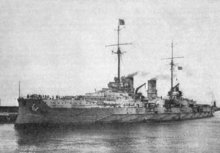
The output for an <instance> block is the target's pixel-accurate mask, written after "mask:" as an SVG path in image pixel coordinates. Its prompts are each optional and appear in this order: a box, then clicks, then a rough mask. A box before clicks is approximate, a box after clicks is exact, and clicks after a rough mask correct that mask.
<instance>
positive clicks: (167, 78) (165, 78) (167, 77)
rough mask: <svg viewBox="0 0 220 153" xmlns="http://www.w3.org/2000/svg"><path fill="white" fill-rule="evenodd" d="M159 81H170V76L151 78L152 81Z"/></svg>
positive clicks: (161, 75) (163, 75)
mask: <svg viewBox="0 0 220 153" xmlns="http://www.w3.org/2000/svg"><path fill="white" fill-rule="evenodd" d="M158 79H161V80H169V79H170V76H169V75H165V74H160V75H157V76H156V77H153V78H151V80H158Z"/></svg>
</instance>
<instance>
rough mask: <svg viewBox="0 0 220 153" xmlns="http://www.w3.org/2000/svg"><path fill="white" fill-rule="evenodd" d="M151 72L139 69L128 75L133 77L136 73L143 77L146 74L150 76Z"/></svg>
mask: <svg viewBox="0 0 220 153" xmlns="http://www.w3.org/2000/svg"><path fill="white" fill-rule="evenodd" d="M149 74H150V72H144V71H137V72H134V73H131V74H128V75H127V77H133V76H136V75H139V76H142V77H146V76H148V75H149Z"/></svg>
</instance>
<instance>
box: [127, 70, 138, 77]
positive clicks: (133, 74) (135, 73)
mask: <svg viewBox="0 0 220 153" xmlns="http://www.w3.org/2000/svg"><path fill="white" fill-rule="evenodd" d="M138 73H139V72H138V71H137V72H134V73H131V74H128V75H127V77H133V76H135V75H137V74H138Z"/></svg>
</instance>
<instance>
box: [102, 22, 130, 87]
mask: <svg viewBox="0 0 220 153" xmlns="http://www.w3.org/2000/svg"><path fill="white" fill-rule="evenodd" d="M121 25H125V22H124V20H122V19H119V22H118V29H117V32H118V42H117V44H113V45H108V46H117V52H114V51H112V53H114V54H117V55H118V79H117V80H118V88H120V84H121V76H120V71H121V70H120V67H121V63H120V62H121V54H123V53H124V52H121V49H120V45H131V43H121V44H120V39H119V38H120V37H119V36H120V31H121V30H122V29H123V28H124V27H123V28H121V29H120V26H121ZM108 46H106V47H108Z"/></svg>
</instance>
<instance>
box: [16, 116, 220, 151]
mask: <svg viewBox="0 0 220 153" xmlns="http://www.w3.org/2000/svg"><path fill="white" fill-rule="evenodd" d="M219 119H220V116H217V117H215V118H209V119H201V120H193V121H192V120H190V121H183V122H168V123H150V124H149V123H136V124H99V125H94V124H93V125H81V126H60V127H50V128H42V127H37V128H36V127H35V128H28V129H22V130H18V129H15V134H16V139H17V145H18V146H17V150H16V151H26V152H28V151H36V152H38V151H40V152H109V153H113V152H126V153H129V152H131V153H135V152H144V153H146V152H164V153H170V152H173V153H174V152H210V150H211V151H213V150H214V151H213V152H216V151H217V152H218V151H219V150H220V141H219V139H220V134H219V132H218V131H219V127H220V121H219Z"/></svg>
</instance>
